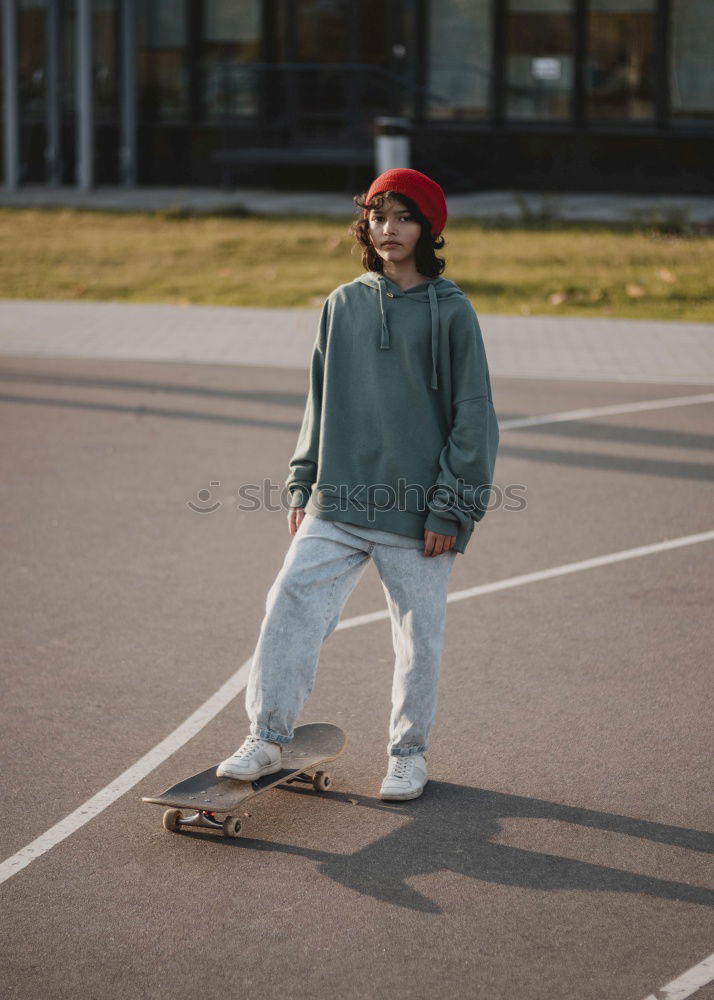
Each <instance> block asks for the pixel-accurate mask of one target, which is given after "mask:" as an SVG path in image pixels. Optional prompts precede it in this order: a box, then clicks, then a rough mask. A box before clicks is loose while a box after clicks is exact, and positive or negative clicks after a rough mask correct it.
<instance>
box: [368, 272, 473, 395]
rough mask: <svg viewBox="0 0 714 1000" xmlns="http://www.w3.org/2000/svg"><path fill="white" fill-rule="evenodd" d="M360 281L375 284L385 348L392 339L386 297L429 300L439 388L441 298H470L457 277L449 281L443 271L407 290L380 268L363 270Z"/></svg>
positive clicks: (433, 383) (435, 386)
mask: <svg viewBox="0 0 714 1000" xmlns="http://www.w3.org/2000/svg"><path fill="white" fill-rule="evenodd" d="M355 280H356V281H360V282H361V283H362V284H363V285H368V286H369V287H370V288H373V289H374V291H375V293H376V296H377V298H376V303H375V305H376V308H378V309H379V316H380V323H381V329H382V333H381V339H380V343H379V347H380V349H381V350H390V348H391V346H392V345H391V339H390V334H389V325H388V323H387V310H386V303H385V298H386V297H389V298H400V297H402V296H404V297H405V298H410V299H412V300H415V301H417V302H424V303H427V302H428V303H429V314H430V316H431V383H430V385H431V388H432V389H438V388H439V379H438V376H437V371H436V366H437V359H438V357H439V340H440V337H441V317H440V314H439V302H441V301H442V300H443V299H451V298H455V297H456V296H457V295H460V296H461V297H462V298H466V296H465V295H464V293H463V292H462V291H461V289H460V288H459V286H458V285H456V284H454V282H453V281H449V279H448V278H442V277H441V275H439V276H438V277H436V278H430V279H429V280H428V281H423V282H422V283H421V284H419V285H414V286H413V287H412V288H408V289H407V290H406V291H404V290H403V289H401V288H400V287H399V285H397V284H395V283H394V282H393V281H392V280H391V279H390V278H385V277H384V275H383V274H380V273H379V272H378V271H367V272H366V273H365V274H360V276H359V277H358V278H356V279H355Z"/></svg>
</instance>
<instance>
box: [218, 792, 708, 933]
mask: <svg viewBox="0 0 714 1000" xmlns="http://www.w3.org/2000/svg"><path fill="white" fill-rule="evenodd" d="M295 791H296V794H300V792H298V790H295ZM307 794H311V793H307ZM347 799H348V796H347V795H346V794H343V793H336V792H334V793H328V794H326V795H324V796H322V800H323V801H325V802H327V801H332V802H333V803H335V804H338V803H340V802H341V803H344V802H345V801H346V800H347ZM355 799H356V801H357V805H358V807H361V808H369V809H376V810H378V811H387V812H390V813H395V812H396V813H399V814H400V815H403V816H404V817H405V819H406V818H408V819H409V820H410V822H409V823H407V824H405V825H403V826H400V827H399V828H398V829H396V830H394V831H392V832H391V833H389V834H387V835H386V836H384V837H381V838H380V839H378V840H375V841H374V842H373V843H371V844H368V845H367V846H366V847H363V848H361V849H360V850H358V851H355V852H354V853H352V854H340V853H331V852H327V851H321V850H311V849H310V848H302V847H296V846H293V845H288V844H278V843H274V842H273V843H270V842H267V841H262V840H253V839H248V838H241V840H238V841H234V842H233V843H235V844H236V845H239V844H240V845H241V846H244V847H245V848H248V849H253V850H265V851H271V852H279V853H287V854H294V855H298V856H302V857H307V858H311V859H313V860H315V861H316V862H317V863H318V870H319V871H320V872H321V873H322V874H323V875H326V876H327V877H328V878H330V879H332V880H333V881H335V882H338V883H340V884H341V885H344V886H347V887H348V888H350V889H353V890H354V891H355V892H359V893H361V894H363V895H367V896H371V897H372V898H374V899H378V900H382V901H384V902H386V903H392V904H394V905H396V906H403V907H405V908H407V909H411V910H418V911H420V912H423V913H434V914H436V913H441V912H442V910H441V908H440V907H439V906H438V905H437V904H436V903H434V902H433V901H432V900H431V899H429V898H428V897H427V896H425V895H424V894H423V893H420V892H418V891H417V890H416V889H414V888H412V887H411V886H410V885H408V884H407V880H408V879H411V878H413V877H415V876H418V875H425V874H432V873H435V872H440V871H449V872H456V873H458V874H460V875H466V876H468V877H469V878H472V879H475V880H477V881H480V882H490V883H494V884H498V885H508V886H518V887H520V888H524V889H546V890H555V889H571V890H572V889H577V890H586V891H600V892H602V891H607V892H631V893H639V894H642V895H648V896H655V897H657V898H660V899H671V900H675V901H678V902H685V903H696V904H699V905H701V906H714V891H713V890H711V889H708V888H704V887H700V886H695V885H689V884H687V883H682V882H674V881H667V880H666V879H659V878H653V877H650V876H647V875H638V874H634V873H632V872H628V871H624V870H621V869H618V868H610V867H607V866H604V865H600V864H590V863H588V862H583V861H577V860H572V859H570V858H564V857H558V856H557V855H552V854H544V853H540V852H538V851H530V850H524V849H521V848H516V847H509V846H508V845H504V844H497V843H494V842H493V841H492V838H493V837H494V836H495V835H496V834H497V833H498V832H499V830H500V826H501V822H502V821H503V820H505V819H507V818H510V817H519V818H528V819H547V820H559V821H560V822H566V823H572V824H574V825H577V826H580V827H590V828H593V829H597V830H608V831H611V832H614V833H620V834H627V835H628V836H632V837H639V838H643V839H645V840H650V841H653V842H655V843H661V844H669V845H672V846H676V847H682V848H685V849H688V850H693V851H702V852H705V853H713V852H714V835H712V834H710V833H706V832H704V831H700V830H689V829H686V828H683V827H676V826H667V825H665V824H661V823H652V822H649V821H647V820H641V819H632V818H630V817H628V816H619V815H616V814H613V813H605V812H598V811H596V810H592V809H581V808H577V807H572V806H567V805H560V804H558V803H555V802H548V801H544V800H540V799H529V798H524V797H522V796H518V795H506V794H501V793H499V792H491V791H484V790H482V789H478V788H468V787H465V786H463V785H454V784H449V783H447V782H438V781H430V782H429V785H428V786H427V789H426V791H425V792H424V795H423V796H422V797H421V798H420V799H416V800H414V801H413V802H405V803H388V802H382V801H381V800H379V799H371V798H365V797H364V796H355V797H354V798H352V800H351V801H353V802H354V801H355ZM356 819H357V817H356V816H355V820H356Z"/></svg>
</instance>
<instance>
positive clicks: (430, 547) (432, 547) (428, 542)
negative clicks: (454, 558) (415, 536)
mask: <svg viewBox="0 0 714 1000" xmlns="http://www.w3.org/2000/svg"><path fill="white" fill-rule="evenodd" d="M455 543H456V535H438V534H437V533H436V532H435V531H425V532H424V555H425V556H440V555H441V553H442V552H448V551H449V549H452V548H453V547H454V545H455Z"/></svg>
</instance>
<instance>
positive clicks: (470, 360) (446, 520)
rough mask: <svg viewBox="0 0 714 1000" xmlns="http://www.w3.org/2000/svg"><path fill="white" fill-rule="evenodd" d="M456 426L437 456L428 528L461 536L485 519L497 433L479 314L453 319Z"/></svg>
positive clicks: (453, 375) (430, 493)
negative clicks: (437, 462) (462, 530)
mask: <svg viewBox="0 0 714 1000" xmlns="http://www.w3.org/2000/svg"><path fill="white" fill-rule="evenodd" d="M451 337H452V341H451V342H452V349H451V371H452V381H451V384H452V386H453V389H452V393H453V403H452V426H451V431H450V433H449V437H448V440H447V442H446V444H445V445H444V447H443V448H442V450H441V454H440V455H439V475H438V477H437V480H436V483H435V484H434V485H433V487H432V488H431V490H430V491H429V493H428V496H427V506H428V508H429V513H428V514H427V518H426V522H425V525H424V528H425V530H426V531H434V532H436V533H437V534H440V535H458V534H459V528H460V527H461V526H464V527H470V521H480V520H481V518H482V517H483V516H484V514H485V513H486V507H487V505H488V501H489V496H490V490H491V487H492V485H493V472H494V467H495V464H496V452H497V450H498V441H499V431H498V419H497V417H496V412H495V410H494V408H493V399H492V396H491V380H490V377H489V371H488V362H487V361H486V351H485V348H484V344H483V337H482V336H481V328H480V327H479V323H478V319H477V317H476V313H475V311H474V309H473V307H472V306H471V304H470V303H468V309H467V310H465V311H464V313H463V314H460V315H459V316H458V318H456V317H455V319H454V325H453V327H452V330H451Z"/></svg>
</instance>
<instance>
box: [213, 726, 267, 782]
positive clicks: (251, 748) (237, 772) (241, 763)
mask: <svg viewBox="0 0 714 1000" xmlns="http://www.w3.org/2000/svg"><path fill="white" fill-rule="evenodd" d="M282 757H283V751H282V750H281V749H280V747H279V746H278V745H277V743H269V742H268V740H259V739H257V738H256V737H255V736H248V737H247V738H246V739H245V740H244V742H243V744H242V746H240V747H238V749H237V750H236V752H235V753H234V754H233V755H232V756H231V757H226V759H225V760H224V761H222V762H221V763H220V764H219V765H218V767H217V768H216V774H217V775H218V777H219V778H236V779H237V780H238V781H255V779H256V778H260V777H262V776H263V775H264V774H275V772H276V771H279V770H280V768H281V767H282V766H283V763H282Z"/></svg>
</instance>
